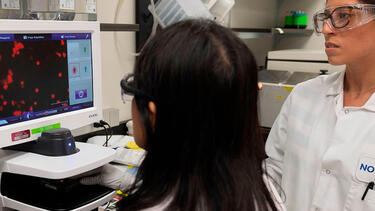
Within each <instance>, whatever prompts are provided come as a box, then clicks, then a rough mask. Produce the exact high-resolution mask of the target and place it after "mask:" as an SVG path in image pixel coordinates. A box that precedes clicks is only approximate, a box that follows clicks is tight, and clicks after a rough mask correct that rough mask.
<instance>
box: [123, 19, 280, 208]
mask: <svg viewBox="0 0 375 211" xmlns="http://www.w3.org/2000/svg"><path fill="white" fill-rule="evenodd" d="M257 80H258V79H257V66H256V63H255V60H254V58H253V55H252V54H251V52H250V51H249V49H248V48H247V47H246V45H245V44H244V43H243V42H242V41H241V40H240V39H239V38H238V37H236V35H235V34H234V33H233V32H231V30H229V29H227V28H224V27H222V26H219V25H217V24H215V23H214V22H213V21H205V20H189V21H183V22H180V23H177V24H175V25H172V26H169V27H167V28H165V29H163V30H161V31H160V32H158V33H157V34H156V36H155V37H154V38H153V39H152V41H150V42H149V43H148V44H147V45H146V46H145V48H144V49H143V50H142V53H141V55H140V56H139V57H138V58H137V61H136V65H135V70H134V76H129V77H126V78H125V79H124V80H122V81H121V86H122V89H123V91H124V93H125V94H130V95H134V99H133V101H132V117H133V122H134V137H135V141H136V143H137V144H138V145H139V146H141V147H143V148H145V149H146V150H147V154H146V157H145V158H144V160H143V162H142V164H141V166H140V167H139V171H138V174H137V177H136V181H135V183H134V186H133V187H132V188H131V189H130V190H128V191H127V193H128V194H129V196H127V197H125V198H124V199H122V201H120V202H119V206H118V208H119V210H152V211H154V210H180V211H183V210H202V211H210V210H212V211H220V210H243V211H251V210H254V211H255V210H257V211H262V210H263V211H264V210H277V208H276V206H277V205H275V203H274V201H273V199H274V197H273V196H272V194H270V193H269V191H268V188H270V186H269V185H270V182H269V181H268V180H265V181H264V180H263V178H262V174H263V169H262V166H261V162H262V159H263V158H264V157H265V153H264V143H262V142H263V141H262V139H261V135H260V132H259V128H258V117H257V95H258V86H257ZM267 186H268V187H267ZM271 186H272V185H271ZM270 189H271V188H270Z"/></svg>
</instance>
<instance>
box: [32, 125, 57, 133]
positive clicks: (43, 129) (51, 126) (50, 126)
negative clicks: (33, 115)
mask: <svg viewBox="0 0 375 211" xmlns="http://www.w3.org/2000/svg"><path fill="white" fill-rule="evenodd" d="M57 128H61V124H60V123H57V124H53V125H47V126H44V127H40V128H35V129H32V130H31V134H37V133H43V132H44V131H48V130H52V129H57Z"/></svg>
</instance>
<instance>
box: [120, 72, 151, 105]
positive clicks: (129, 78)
mask: <svg viewBox="0 0 375 211" xmlns="http://www.w3.org/2000/svg"><path fill="white" fill-rule="evenodd" d="M120 85H121V99H122V102H123V103H126V102H130V101H131V100H132V98H133V97H134V96H139V97H144V98H147V99H148V100H152V101H154V100H153V98H152V97H151V96H149V95H148V94H146V93H144V92H143V91H141V90H139V89H137V88H136V87H135V84H134V74H133V73H131V74H128V75H126V76H125V77H124V78H123V79H122V80H121V82H120Z"/></svg>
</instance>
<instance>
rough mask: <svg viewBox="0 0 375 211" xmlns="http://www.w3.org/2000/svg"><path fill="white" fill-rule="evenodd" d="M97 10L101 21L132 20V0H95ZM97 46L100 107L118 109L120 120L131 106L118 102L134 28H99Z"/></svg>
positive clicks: (128, 67)
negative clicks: (110, 29)
mask: <svg viewBox="0 0 375 211" xmlns="http://www.w3.org/2000/svg"><path fill="white" fill-rule="evenodd" d="M117 8H118V13H117V14H118V16H117V18H116V20H115V14H116V9H117ZM97 13H98V21H100V22H101V23H127V24H134V23H135V0H97ZM101 48H102V52H101V54H102V95H103V102H102V103H103V109H107V108H115V109H119V115H120V117H119V120H120V122H121V121H124V120H128V119H130V118H131V110H130V108H131V107H130V102H129V103H127V104H123V103H122V100H121V88H120V80H121V79H122V78H123V76H124V75H125V74H127V73H130V72H132V70H133V65H134V62H135V57H134V56H133V53H134V51H135V32H101ZM111 126H116V125H111ZM93 131H94V129H93V127H92V126H91V125H88V126H85V127H82V128H79V129H76V130H73V131H72V133H73V135H74V136H78V135H82V134H85V133H90V132H93Z"/></svg>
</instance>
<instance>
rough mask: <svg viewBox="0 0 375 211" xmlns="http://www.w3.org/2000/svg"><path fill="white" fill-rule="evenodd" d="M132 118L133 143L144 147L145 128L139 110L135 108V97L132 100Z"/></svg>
mask: <svg viewBox="0 0 375 211" xmlns="http://www.w3.org/2000/svg"><path fill="white" fill-rule="evenodd" d="M132 119H133V133H134V134H133V135H134V140H135V143H136V144H137V145H138V146H139V147H141V148H144V147H145V146H146V137H145V134H146V129H145V127H144V126H143V124H142V120H141V117H140V114H139V110H138V108H137V104H136V103H135V99H134V98H133V100H132Z"/></svg>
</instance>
